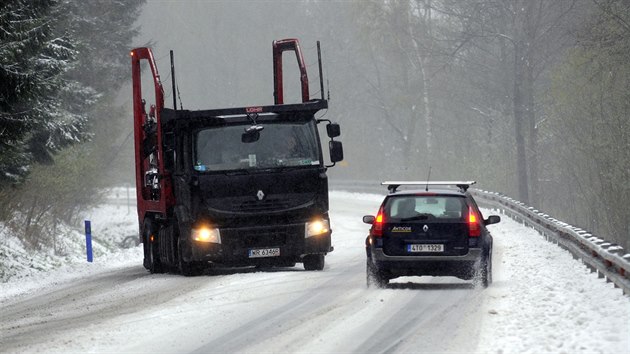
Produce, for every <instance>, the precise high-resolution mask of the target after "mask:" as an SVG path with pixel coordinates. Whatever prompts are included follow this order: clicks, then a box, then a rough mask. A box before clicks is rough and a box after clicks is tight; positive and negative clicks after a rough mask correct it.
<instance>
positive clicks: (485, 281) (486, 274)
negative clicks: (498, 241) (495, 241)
mask: <svg viewBox="0 0 630 354" xmlns="http://www.w3.org/2000/svg"><path fill="white" fill-rule="evenodd" d="M483 269H484V271H483V274H482V277H481V285H482V286H483V287H484V288H487V287H488V286H489V285H490V284H492V256H491V255H490V256H487V257H486V261H485V262H484V267H483Z"/></svg>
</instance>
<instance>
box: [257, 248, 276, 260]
mask: <svg viewBox="0 0 630 354" xmlns="http://www.w3.org/2000/svg"><path fill="white" fill-rule="evenodd" d="M278 256H280V248H259V249H252V250H249V258H262V257H278Z"/></svg>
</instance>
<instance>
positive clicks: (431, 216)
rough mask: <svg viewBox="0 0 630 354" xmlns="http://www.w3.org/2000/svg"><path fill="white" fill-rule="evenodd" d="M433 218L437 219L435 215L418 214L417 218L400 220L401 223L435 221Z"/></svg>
mask: <svg viewBox="0 0 630 354" xmlns="http://www.w3.org/2000/svg"><path fill="white" fill-rule="evenodd" d="M433 218H435V217H434V216H433V214H426V213H423V214H418V215H416V216H412V217H408V218H402V219H400V221H412V220H428V219H433Z"/></svg>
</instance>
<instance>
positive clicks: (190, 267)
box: [175, 225, 201, 277]
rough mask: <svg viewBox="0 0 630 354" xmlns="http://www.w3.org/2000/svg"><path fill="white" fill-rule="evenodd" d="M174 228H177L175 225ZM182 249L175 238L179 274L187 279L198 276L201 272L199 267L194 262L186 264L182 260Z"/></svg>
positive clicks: (180, 241)
mask: <svg viewBox="0 0 630 354" xmlns="http://www.w3.org/2000/svg"><path fill="white" fill-rule="evenodd" d="M175 228H177V225H176V226H175ZM183 247H184V243H183V242H182V240H180V239H179V237H178V238H177V265H178V268H179V273H180V274H181V275H184V276H187V277H190V276H194V275H199V274H200V271H201V269H200V267H199V265H198V264H196V262H186V261H185V260H184V256H183V252H182V250H183Z"/></svg>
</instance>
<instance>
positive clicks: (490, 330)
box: [479, 210, 630, 353]
mask: <svg viewBox="0 0 630 354" xmlns="http://www.w3.org/2000/svg"><path fill="white" fill-rule="evenodd" d="M489 213H490V211H488V210H486V211H484V214H485V215H489ZM501 219H502V220H501V223H500V224H498V225H496V226H494V225H493V226H490V227H489V228H490V230H491V232H492V235H493V238H494V252H493V255H494V259H493V262H494V266H493V269H494V274H493V276H494V282H493V284H492V286H491V287H489V288H488V289H486V290H485V292H486V294H485V297H484V299H483V311H485V312H487V314H488V315H487V316H484V322H483V323H482V330H481V332H480V333H481V338H480V340H479V341H480V343H484V342H486V343H492V344H491V345H490V346H489V347H488V349H491V350H492V351H493V352H496V353H515V352H516V353H576V352H580V353H620V352H625V353H630V299H629V298H628V297H627V296H624V295H623V292H622V291H621V289H617V288H615V287H614V285H613V284H612V283H607V282H606V281H605V280H604V279H598V278H597V275H596V274H595V273H591V272H590V271H589V269H588V268H587V267H586V266H585V265H584V264H582V263H581V262H580V261H579V260H575V259H573V257H572V255H571V254H570V253H569V252H568V251H565V250H563V249H561V248H560V247H557V246H555V245H553V244H552V243H550V242H548V241H546V240H544V238H543V237H542V236H541V235H540V234H539V233H538V232H537V231H535V230H534V229H531V228H527V227H524V226H523V225H522V224H519V223H517V222H516V221H514V220H512V219H510V218H508V217H506V216H502V218H501Z"/></svg>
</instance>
